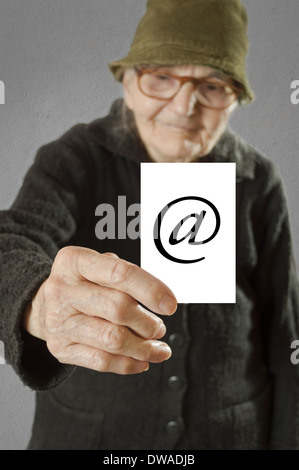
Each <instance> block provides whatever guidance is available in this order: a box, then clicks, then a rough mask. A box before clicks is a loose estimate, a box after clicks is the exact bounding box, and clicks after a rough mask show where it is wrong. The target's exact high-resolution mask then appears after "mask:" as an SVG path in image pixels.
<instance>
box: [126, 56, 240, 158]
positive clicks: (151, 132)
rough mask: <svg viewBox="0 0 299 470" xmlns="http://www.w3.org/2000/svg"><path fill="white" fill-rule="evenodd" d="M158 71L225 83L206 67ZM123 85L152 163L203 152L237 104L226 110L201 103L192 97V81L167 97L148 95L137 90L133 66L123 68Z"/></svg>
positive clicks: (224, 127)
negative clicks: (173, 94)
mask: <svg viewBox="0 0 299 470" xmlns="http://www.w3.org/2000/svg"><path fill="white" fill-rule="evenodd" d="M161 70H162V71H163V73H167V72H168V73H169V74H172V75H177V76H188V77H193V78H200V79H201V78H208V79H209V80H213V82H217V83H219V84H221V83H227V82H226V81H225V80H226V78H225V76H223V78H222V77H221V72H219V71H217V70H216V69H213V68H211V67H206V66H198V65H194V66H185V65H179V66H175V67H163V69H161ZM219 75H220V76H219ZM123 85H124V98H125V102H126V104H127V106H128V108H129V109H131V110H132V111H133V114H134V116H135V121H136V126H137V129H138V132H139V135H140V137H141V139H142V141H143V143H144V145H145V147H146V149H147V152H148V154H149V156H150V157H151V158H152V160H154V161H156V162H189V161H192V160H194V159H196V158H197V157H202V156H204V155H207V154H208V153H209V152H210V151H211V150H212V148H213V147H214V146H215V144H216V143H217V141H218V140H219V138H220V136H221V135H222V133H223V132H224V130H225V129H226V126H227V123H228V120H229V117H230V115H231V113H232V112H233V110H234V109H235V107H236V106H237V101H235V102H234V103H233V104H232V105H230V107H228V108H226V109H210V108H205V107H203V106H201V105H200V104H199V103H198V102H197V100H195V99H194V85H193V84H192V82H187V83H184V84H183V86H182V87H181V88H180V90H179V92H178V93H177V94H176V95H175V96H174V97H173V98H172V99H171V100H160V99H159V100H158V99H154V98H150V97H148V96H146V95H144V94H143V93H142V92H141V91H140V89H139V87H138V77H137V74H136V72H135V71H134V70H133V69H127V70H126V71H125V73H124V78H123Z"/></svg>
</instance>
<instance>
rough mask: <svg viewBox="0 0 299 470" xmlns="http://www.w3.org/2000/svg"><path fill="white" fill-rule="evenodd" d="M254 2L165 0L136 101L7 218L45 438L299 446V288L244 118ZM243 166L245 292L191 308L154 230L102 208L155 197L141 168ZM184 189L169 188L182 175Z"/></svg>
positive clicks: (26, 192) (151, 32)
mask: <svg viewBox="0 0 299 470" xmlns="http://www.w3.org/2000/svg"><path fill="white" fill-rule="evenodd" d="M246 31H247V15H246V11H245V9H244V7H243V5H242V4H241V3H240V1H239V0H222V1H219V0H188V1H187V0H186V1H184V2H182V1H181V0H163V1H161V0H149V1H148V7H147V12H146V14H145V16H144V17H143V18H142V20H141V23H140V25H139V27H138V29H137V32H136V35H135V38H134V41H133V43H132V47H131V50H130V53H129V55H128V56H127V57H126V58H125V59H123V60H120V61H118V62H114V63H112V64H110V68H111V70H112V72H113V74H114V76H115V77H116V78H117V79H118V80H121V81H122V83H123V89H124V100H117V101H116V102H115V103H114V104H113V106H112V108H111V111H110V113H109V115H108V116H107V117H104V118H101V119H97V120H95V121H94V122H92V123H90V124H86V125H82V124H80V125H76V126H75V127H73V128H72V129H71V130H70V131H69V132H67V133H66V134H65V135H63V136H61V137H60V138H59V139H58V140H56V141H55V142H52V143H49V144H47V145H45V146H43V147H42V148H41V149H40V150H39V152H38V154H37V157H36V160H35V162H34V164H33V166H32V168H31V169H30V170H29V172H28V174H27V176H26V178H25V181H24V184H23V186H22V188H21V190H20V192H19V195H18V196H17V198H16V200H15V202H14V204H13V206H12V208H11V210H9V211H7V212H4V213H3V214H2V215H1V240H0V243H1V283H0V292H1V328H0V331H1V339H2V340H3V341H4V342H5V345H6V360H7V361H8V362H9V363H11V364H12V366H13V367H14V369H15V370H16V372H17V373H18V374H19V376H20V377H21V379H22V380H23V382H24V383H25V384H26V385H28V386H30V387H31V388H33V389H35V390H36V414H35V420H34V425H33V432H32V438H31V440H30V443H29V445H28V448H29V449H109V450H112V449H285V448H299V433H298V429H299V427H298V424H299V422H298V420H299V416H298V412H297V410H298V400H299V393H298V392H299V384H298V368H296V367H295V366H294V365H293V364H292V363H291V361H290V353H291V350H290V345H291V342H292V341H293V340H294V339H296V338H299V331H298V314H299V301H298V286H297V279H296V273H295V267H294V262H293V257H292V248H291V241H290V240H291V237H290V229H289V222H288V211H287V206H286V201H285V196H284V192H283V190H282V184H281V181H280V178H279V176H278V175H277V172H276V170H275V169H274V167H273V164H272V163H271V161H269V160H268V159H266V158H265V157H263V156H262V155H260V154H259V153H258V152H257V151H256V150H255V149H254V148H252V147H251V146H249V145H248V144H247V143H245V142H244V141H243V140H241V139H240V138H238V137H237V136H235V135H234V134H233V133H232V132H231V131H230V130H229V129H228V121H229V118H230V116H231V114H232V112H233V110H234V109H235V108H236V107H237V106H239V105H240V104H242V103H246V102H250V101H251V100H252V98H253V93H252V91H251V89H250V86H249V84H248V82H247V80H246V73H245V59H246V52H247V36H246ZM143 161H149V162H178V161H181V162H193V161H198V162H201V161H202V162H235V163H236V171H237V301H236V303H235V304H188V305H182V304H179V305H177V302H176V298H175V295H174V293H173V292H171V291H170V289H169V288H168V287H167V286H166V285H165V284H163V283H162V282H161V281H160V280H158V279H156V278H154V277H153V276H152V275H150V274H149V273H147V272H145V271H144V270H142V269H141V268H140V267H139V264H140V263H139V240H130V239H126V240H124V239H112V240H111V239H104V240H99V238H97V237H96V236H95V215H94V210H95V208H96V207H97V205H98V204H99V203H100V202H106V203H110V204H112V205H113V206H114V207H116V205H117V200H118V196H119V195H125V196H126V198H127V203H128V204H132V203H138V202H139V200H140V199H139V198H140V194H139V192H140V188H139V170H140V162H143ZM165 184H167V182H165Z"/></svg>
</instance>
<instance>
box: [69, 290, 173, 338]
mask: <svg viewBox="0 0 299 470" xmlns="http://www.w3.org/2000/svg"><path fill="white" fill-rule="evenodd" d="M69 295H70V305H71V307H72V308H73V309H75V310H76V311H77V312H82V313H85V314H86V315H90V316H97V317H101V318H104V319H106V320H108V321H110V322H112V323H115V324H116V325H122V326H127V327H128V328H130V329H131V330H133V331H134V332H135V333H136V334H137V335H139V336H142V337H143V338H148V339H149V338H156V339H158V338H162V337H163V336H164V335H165V333H166V327H165V324H164V322H163V321H162V320H161V319H160V318H159V317H158V316H157V315H155V314H153V313H151V312H149V311H148V310H146V309H145V308H144V307H142V306H141V305H139V304H138V302H137V301H136V300H135V299H133V298H132V297H131V296H130V295H128V294H125V293H122V292H119V291H117V290H115V289H112V288H108V287H103V286H99V285H97V284H94V283H91V282H89V281H82V282H81V283H80V284H79V285H78V286H76V287H73V288H71V289H70V292H69Z"/></svg>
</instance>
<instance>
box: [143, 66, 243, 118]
mask: <svg viewBox="0 0 299 470" xmlns="http://www.w3.org/2000/svg"><path fill="white" fill-rule="evenodd" d="M135 70H136V73H137V77H138V86H139V89H140V91H141V92H142V93H143V94H144V95H146V96H149V97H150V98H155V99H157V100H171V99H172V98H174V96H175V95H176V94H177V93H178V92H179V90H180V89H181V87H182V86H183V85H184V83H187V82H191V83H193V85H194V87H195V91H194V93H195V97H196V99H197V101H198V102H199V103H200V104H201V105H202V106H204V107H206V108H215V109H225V108H228V106H230V105H231V104H232V103H233V102H234V101H235V100H236V98H237V97H238V96H239V95H240V94H241V92H242V90H241V88H240V87H237V86H235V85H233V84H229V83H225V82H222V83H221V82H219V81H217V79H215V80H214V81H213V79H207V78H202V79H198V78H193V77H180V76H176V75H171V74H169V73H167V72H166V73H164V72H163V71H161V70H157V69H142V68H136V69H135Z"/></svg>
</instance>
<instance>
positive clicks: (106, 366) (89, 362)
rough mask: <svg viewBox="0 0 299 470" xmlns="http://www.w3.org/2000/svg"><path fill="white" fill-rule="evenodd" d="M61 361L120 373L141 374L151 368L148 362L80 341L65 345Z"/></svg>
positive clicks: (101, 370)
mask: <svg viewBox="0 0 299 470" xmlns="http://www.w3.org/2000/svg"><path fill="white" fill-rule="evenodd" d="M59 361H60V362H62V363H64V364H73V365H76V366H80V367H85V368H88V369H92V370H95V371H98V372H111V373H115V374H120V375H132V374H139V373H141V372H144V371H146V370H148V368H149V363H148V362H142V361H137V360H136V359H133V358H131V357H128V356H121V355H115V354H111V353H108V352H106V351H102V350H100V349H97V348H93V347H91V346H87V345H83V344H78V343H73V344H69V345H67V346H65V348H64V349H63V351H62V352H61V354H60V357H59Z"/></svg>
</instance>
